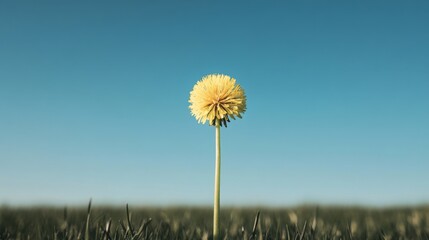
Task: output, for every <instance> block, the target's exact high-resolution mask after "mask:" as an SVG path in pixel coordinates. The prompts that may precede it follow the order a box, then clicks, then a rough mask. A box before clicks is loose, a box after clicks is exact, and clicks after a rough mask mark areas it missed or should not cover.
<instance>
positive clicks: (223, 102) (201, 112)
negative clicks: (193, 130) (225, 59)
mask: <svg viewBox="0 0 429 240" xmlns="http://www.w3.org/2000/svg"><path fill="white" fill-rule="evenodd" d="M189 103H190V104H191V105H190V106H189V108H190V110H191V113H192V115H193V116H195V118H196V119H197V121H198V122H199V123H202V124H204V123H206V122H207V121H208V122H209V124H210V125H216V120H219V124H220V125H221V126H222V124H223V125H224V126H225V127H226V122H229V121H230V118H232V119H235V117H239V118H241V114H242V113H244V112H245V111H246V95H245V94H244V90H243V89H242V88H241V87H240V85H238V84H236V83H235V79H234V78H232V77H230V76H227V75H223V74H210V75H207V76H205V77H203V78H202V79H201V80H200V81H198V82H197V83H196V84H195V86H194V88H193V89H192V91H191V94H190V98H189Z"/></svg>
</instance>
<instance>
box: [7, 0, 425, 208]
mask: <svg viewBox="0 0 429 240" xmlns="http://www.w3.org/2000/svg"><path fill="white" fill-rule="evenodd" d="M428 12H429V2H428V1H423V0H422V1H378V0H377V1H331V0H329V1H234V3H232V1H194V0H191V1H183V2H180V1H176V2H174V1H130V2H127V3H124V2H117V1H103V2H101V1H100V2H91V3H87V2H85V1H44V2H34V1H28V2H23V1H1V2H0V166H1V167H0V203H3V204H11V205H21V204H25V205H26V204H40V203H44V204H81V203H86V202H87V201H88V199H89V198H91V197H92V198H93V201H94V203H108V204H110V203H112V204H123V203H126V202H128V203H133V204H141V205H151V204H156V205H166V204H190V205H196V204H198V205H210V204H211V203H212V195H213V193H212V192H213V175H214V128H213V127H209V126H208V125H199V124H197V122H196V120H195V119H194V118H193V117H192V116H191V114H190V112H189V109H188V105H189V104H188V98H189V92H190V91H191V89H192V87H193V85H194V84H195V83H196V82H197V81H198V80H199V79H200V78H201V77H202V76H204V75H206V74H210V73H224V74H228V75H231V76H233V77H234V78H236V79H237V81H238V83H239V84H241V85H242V87H243V88H244V89H245V91H246V94H247V97H248V111H247V112H246V113H245V114H244V118H243V119H240V120H236V121H233V122H231V123H230V124H229V126H228V128H227V129H222V133H221V134H222V180H221V181H222V189H221V201H222V204H225V205H237V206H243V205H255V204H265V205H273V206H274V205H293V204H301V203H308V202H313V203H322V204H364V205H381V206H384V205H391V204H418V203H428V202H429V191H427V190H428V189H429V175H428V174H427V170H428V169H429V94H428V93H429V67H428V66H429V44H428V43H429V30H428V29H429V14H428Z"/></svg>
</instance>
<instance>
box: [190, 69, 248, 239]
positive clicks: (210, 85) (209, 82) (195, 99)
mask: <svg viewBox="0 0 429 240" xmlns="http://www.w3.org/2000/svg"><path fill="white" fill-rule="evenodd" d="M189 103H190V104H191V105H190V106H189V109H190V110H191V114H192V115H193V116H194V117H195V118H196V119H197V121H198V123H202V124H205V123H206V122H208V123H209V124H210V125H211V126H215V127H216V163H215V185H214V207H213V239H215V240H217V239H219V208H220V127H221V126H225V127H227V122H230V119H235V118H236V117H239V118H241V117H242V116H241V114H243V113H244V112H245V111H246V95H245V94H244V91H243V89H242V88H241V87H240V85H238V84H236V83H235V79H234V78H232V77H230V76H227V75H223V74H210V75H207V76H205V77H203V78H202V79H201V80H200V81H198V82H197V83H196V84H195V86H194V88H193V89H192V91H191V94H190V98H189Z"/></svg>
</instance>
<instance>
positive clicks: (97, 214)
mask: <svg viewBox="0 0 429 240" xmlns="http://www.w3.org/2000/svg"><path fill="white" fill-rule="evenodd" d="M127 210H128V211H127ZM258 212H260V214H259V215H258ZM220 227H221V228H220V229H221V237H222V239H260V240H262V239H288V240H289V239H294V240H295V239H429V206H421V207H409V208H408V207H397V208H360V207H316V206H302V207H295V208H282V209H274V208H242V209H239V208H223V209H222V210H221V225H220ZM211 231H212V209H210V208H189V207H177V208H138V207H132V206H130V207H129V209H127V207H126V206H124V207H91V206H88V207H85V208H52V207H33V208H11V207H6V206H4V207H1V208H0V239H2V240H3V239H211Z"/></svg>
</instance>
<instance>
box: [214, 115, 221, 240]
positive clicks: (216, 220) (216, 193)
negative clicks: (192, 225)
mask: <svg viewBox="0 0 429 240" xmlns="http://www.w3.org/2000/svg"><path fill="white" fill-rule="evenodd" d="M219 209H220V121H219V120H218V119H216V164H215V184H214V207H213V239H214V240H218V239H219Z"/></svg>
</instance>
